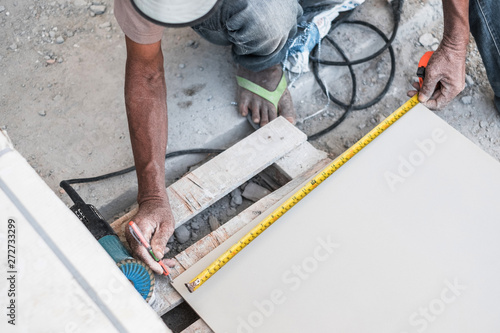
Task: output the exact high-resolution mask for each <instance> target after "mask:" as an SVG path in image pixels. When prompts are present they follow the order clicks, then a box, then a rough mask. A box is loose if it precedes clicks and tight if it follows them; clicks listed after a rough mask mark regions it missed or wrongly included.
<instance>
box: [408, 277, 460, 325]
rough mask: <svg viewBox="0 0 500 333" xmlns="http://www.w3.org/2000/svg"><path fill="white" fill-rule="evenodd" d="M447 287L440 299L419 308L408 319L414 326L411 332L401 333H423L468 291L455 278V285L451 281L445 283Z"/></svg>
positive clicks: (437, 298)
mask: <svg viewBox="0 0 500 333" xmlns="http://www.w3.org/2000/svg"><path fill="white" fill-rule="evenodd" d="M444 285H445V287H444V288H443V289H442V290H441V293H440V294H439V297H436V298H434V299H432V300H430V301H429V303H427V304H426V305H425V306H422V307H419V308H418V310H417V311H415V312H413V313H412V314H411V315H410V317H409V318H408V323H409V324H410V326H412V329H411V330H409V331H403V332H401V333H410V332H418V333H423V332H425V330H427V328H428V327H429V324H431V323H433V322H435V321H436V320H437V318H438V317H439V316H440V315H442V314H443V313H444V312H445V310H446V309H447V308H448V307H449V306H450V305H451V304H452V303H454V302H456V301H457V299H458V297H459V296H460V295H462V292H463V291H464V290H465V289H467V288H466V286H465V285H463V284H460V283H459V282H458V279H457V278H455V279H454V280H453V283H452V282H450V281H449V280H445V281H444Z"/></svg>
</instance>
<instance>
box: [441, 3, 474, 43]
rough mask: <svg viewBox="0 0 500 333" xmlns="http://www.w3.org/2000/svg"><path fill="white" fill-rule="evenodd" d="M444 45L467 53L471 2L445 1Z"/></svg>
mask: <svg viewBox="0 0 500 333" xmlns="http://www.w3.org/2000/svg"><path fill="white" fill-rule="evenodd" d="M443 15H444V33H443V43H444V45H445V46H446V47H448V48H451V49H454V50H456V51H465V50H466V48H467V44H468V43H469V0H443Z"/></svg>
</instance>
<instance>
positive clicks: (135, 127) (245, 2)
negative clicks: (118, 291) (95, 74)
mask: <svg viewBox="0 0 500 333" xmlns="http://www.w3.org/2000/svg"><path fill="white" fill-rule="evenodd" d="M393 1H397V0H393ZM469 1H470V2H469ZM339 2H342V0H168V1H166V0H165V1H155V0H115V8H114V11H115V16H116V19H117V21H118V23H119V25H120V27H121V28H122V30H123V31H124V33H125V35H126V37H125V40H126V46H127V62H126V72H125V104H126V109H127V118H128V123H129V130H130V138H131V142H132V150H133V153H134V161H135V166H136V169H137V178H138V184H139V191H138V197H137V201H138V203H139V211H138V213H137V215H136V216H135V218H134V221H135V223H136V224H137V225H138V226H139V227H140V228H141V230H142V231H143V233H144V235H145V237H146V238H147V239H150V240H151V241H150V242H151V245H152V247H153V251H154V252H155V254H156V255H157V256H159V257H163V256H164V254H165V251H166V245H167V242H168V240H169V238H170V237H171V236H172V234H173V232H174V219H173V216H172V211H171V208H170V204H169V200H168V197H167V193H166V189H165V163H164V155H165V151H166V144H167V102H166V101H167V95H166V84H165V75H164V66H163V62H164V59H163V54H162V49H161V38H162V34H163V29H164V28H163V26H162V25H163V24H166V25H176V24H182V25H190V26H191V27H192V28H193V30H194V31H196V32H197V33H198V34H199V35H201V36H202V37H203V38H205V39H206V40H208V41H210V42H212V43H215V44H219V45H230V46H231V47H232V56H233V59H234V61H235V62H236V64H237V65H238V70H237V74H236V75H237V83H238V86H239V88H238V111H239V113H240V114H241V115H242V116H247V114H250V115H251V119H252V120H253V121H254V122H255V123H258V124H260V125H261V126H263V125H265V124H267V123H268V122H269V121H271V120H273V119H275V118H276V117H277V116H278V114H279V115H281V116H283V117H284V118H286V119H287V120H288V121H290V122H291V123H294V122H295V111H294V107H293V103H292V99H291V96H290V93H289V91H288V89H287V87H286V80H285V79H284V75H283V70H282V65H281V62H282V61H283V60H284V58H285V55H286V51H287V50H286V48H284V45H285V43H286V41H287V40H288V39H289V38H292V37H293V36H294V35H295V33H296V31H297V20H298V19H299V18H300V16H301V15H302V14H303V11H304V9H311V8H313V7H315V6H316V8H321V6H323V7H324V6H325V5H332V4H335V3H339ZM499 3H500V2H499V1H497V0H443V9H444V34H443V40H442V42H441V44H440V46H439V48H438V49H437V50H436V52H435V54H434V56H433V57H432V58H431V60H430V62H429V64H428V67H427V72H426V78H425V80H424V84H423V87H422V89H421V90H420V94H419V100H420V101H421V102H422V103H423V104H424V105H426V106H427V107H429V108H431V109H439V108H443V107H444V106H445V105H446V104H447V103H448V102H450V101H451V100H452V99H453V98H454V97H455V96H456V95H457V94H458V93H459V92H460V91H461V90H462V89H463V88H464V86H465V56H466V48H467V44H468V41H469V21H470V31H472V33H473V34H474V36H475V39H476V42H477V45H478V48H479V51H480V53H481V56H482V57H483V60H484V63H485V67H486V69H487V73H488V78H489V80H490V82H491V85H492V86H493V89H494V92H495V102H496V105H497V108H498V109H499V110H500V97H499V96H500V77H499V76H500V54H499V47H500V24H499V20H497V19H496V18H495V17H494V16H495V13H499V12H500V4H499ZM172 8H174V9H176V10H177V12H176V11H175V10H173V9H172ZM469 15H470V19H469ZM167 61H168V59H167ZM261 88H263V89H261ZM415 88H416V89H417V90H418V89H419V87H418V85H416V86H415ZM417 90H413V91H409V92H408V95H409V96H413V95H414V94H416V93H417ZM126 236H127V240H128V242H129V244H130V245H131V247H132V250H133V252H134V254H135V255H136V256H137V257H138V258H140V259H141V260H143V261H144V262H146V263H147V264H148V265H149V266H150V267H151V269H152V270H153V271H154V272H155V273H159V274H161V273H162V268H161V266H160V265H159V264H158V263H156V262H154V261H153V260H152V259H151V257H150V256H149V255H148V253H147V251H146V250H145V249H144V248H143V247H141V246H139V244H137V242H135V241H134V239H133V237H132V236H131V235H130V234H128V233H127V234H126ZM164 263H165V264H167V265H169V266H172V265H174V261H173V260H171V259H164Z"/></svg>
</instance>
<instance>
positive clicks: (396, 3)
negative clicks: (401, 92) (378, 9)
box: [308, 0, 403, 141]
mask: <svg viewBox="0 0 500 333" xmlns="http://www.w3.org/2000/svg"><path fill="white" fill-rule="evenodd" d="M402 5H403V0H393V1H392V2H391V8H392V12H393V20H394V27H393V31H392V35H391V37H390V38H388V37H387V36H386V35H385V34H384V33H383V32H382V31H381V30H380V29H378V28H377V27H375V26H374V25H373V24H370V23H368V22H364V21H358V20H355V21H347V20H346V19H347V18H348V17H349V16H350V15H347V16H345V17H344V18H343V19H342V20H339V21H338V22H337V23H336V24H335V25H332V29H331V30H330V31H332V30H333V29H335V28H336V27H338V26H339V25H341V24H344V23H346V24H357V25H362V26H366V27H368V28H370V29H371V30H373V31H375V32H376V33H377V34H378V35H379V36H380V37H381V38H382V39H383V40H384V42H385V45H384V46H383V47H382V48H380V49H379V50H378V51H377V52H375V53H373V54H372V55H370V56H367V57H365V58H362V59H358V60H354V61H350V60H349V59H347V57H346V56H345V54H344V52H343V51H342V49H341V48H340V47H339V46H338V44H337V43H335V41H334V40H333V38H332V37H330V36H329V35H327V36H325V38H324V39H323V40H327V41H328V42H330V44H332V46H333V47H334V48H335V49H336V50H337V52H338V53H339V54H340V55H341V57H342V58H343V60H344V61H327V60H322V59H318V58H316V56H315V55H316V54H317V53H318V50H319V48H320V47H321V45H318V46H316V47H315V48H314V49H313V52H312V53H311V56H310V57H309V58H310V60H311V62H312V67H313V75H314V77H315V79H316V82H317V83H318V85H319V86H320V88H321V90H322V91H323V93H324V94H325V95H327V98H329V99H330V100H331V101H332V102H334V103H335V104H337V105H339V106H340V107H341V108H344V109H345V111H344V113H343V114H342V115H341V116H340V118H339V119H337V120H336V121H335V122H334V123H333V124H332V125H330V126H328V127H327V128H325V129H323V130H321V131H319V132H317V133H315V134H313V135H310V136H308V140H309V141H313V140H316V139H318V138H319V137H321V136H323V135H325V134H326V133H328V132H330V131H332V130H333V129H334V128H336V127H337V126H339V125H340V124H341V123H342V122H343V121H344V120H345V119H346V117H347V116H348V115H349V114H350V112H351V111H353V110H362V109H366V108H368V107H370V106H373V105H374V104H376V103H378V102H379V101H380V100H381V99H382V98H383V97H384V96H385V95H386V94H387V92H388V91H389V88H390V86H391V84H392V82H393V80H394V76H395V73H396V57H395V55H394V49H393V47H392V42H393V41H394V39H395V38H396V34H397V31H398V27H399V22H400V20H401V9H402ZM351 14H352V13H351ZM323 40H322V41H320V43H322V42H323ZM387 49H389V55H390V58H391V72H390V75H389V79H388V81H387V83H386V85H385V87H384V89H383V90H382V92H380V93H379V94H378V95H377V96H376V97H375V98H374V99H372V100H371V101H369V102H367V103H365V104H362V105H354V103H355V100H356V97H357V96H356V77H355V75H354V71H353V70H352V66H353V65H359V64H361V63H364V62H367V61H370V60H373V59H375V58H376V57H378V56H380V55H381V54H382V53H383V52H384V51H385V50H387ZM319 64H321V65H327V66H348V68H349V73H350V75H351V81H352V87H353V89H352V93H351V101H350V102H349V104H345V103H343V102H342V101H340V100H338V99H336V98H335V97H333V96H332V94H330V92H329V91H328V89H327V88H326V85H325V84H324V82H323V80H322V79H321V78H320V76H319V68H318V67H319Z"/></svg>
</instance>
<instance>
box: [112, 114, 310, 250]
mask: <svg viewBox="0 0 500 333" xmlns="http://www.w3.org/2000/svg"><path fill="white" fill-rule="evenodd" d="M306 140H307V137H306V135H305V134H304V133H302V132H301V131H300V130H298V129H297V128H296V127H295V126H293V125H292V124H290V122H288V121H287V120H285V119H284V118H283V117H279V118H277V119H275V120H274V121H272V122H271V123H269V124H268V125H266V126H264V127H262V128H261V129H259V130H258V131H255V132H254V133H252V134H251V135H249V136H248V137H246V138H245V139H243V140H241V141H240V142H238V143H237V144H235V145H234V146H232V147H231V148H229V149H227V150H226V151H225V152H223V153H221V154H220V155H218V156H216V157H215V158H213V159H212V160H210V161H209V162H207V163H205V164H204V165H202V166H200V167H199V168H197V169H196V170H194V171H192V172H190V173H188V174H186V175H185V176H184V177H182V178H181V179H180V180H178V181H177V182H175V183H174V184H172V185H171V186H169V187H168V188H167V193H168V196H169V200H170V205H171V207H172V213H173V215H174V219H175V226H176V228H177V227H179V226H180V225H182V224H183V223H185V222H186V221H188V220H189V219H191V218H192V217H194V216H195V215H197V214H198V213H200V212H201V211H203V210H204V209H205V208H207V207H208V206H210V205H211V204H213V203H214V202H216V201H217V200H219V199H220V198H222V197H223V196H225V195H226V194H228V193H229V192H231V191H232V190H234V189H235V188H236V187H238V186H239V185H240V184H242V183H244V182H245V181H247V180H248V179H250V178H252V177H253V176H254V175H256V174H257V173H259V172H261V171H262V170H264V169H265V168H266V167H268V166H270V165H271V164H273V163H274V162H276V161H277V160H278V159H280V158H281V157H283V156H284V155H285V154H287V153H288V152H290V151H292V150H293V149H295V148H297V147H298V146H300V145H301V144H302V143H303V142H305V141H306ZM136 213H137V208H136V209H133V210H132V211H131V212H129V213H127V214H126V215H124V216H123V217H121V218H119V219H118V220H116V221H115V222H113V223H112V224H111V227H112V228H113V229H114V230H115V232H116V233H117V234H118V236H119V237H120V239H121V240H122V242H124V243H126V242H125V237H124V231H125V226H126V224H127V223H128V221H130V219H131V218H132V217H133V216H134V215H135V214H136Z"/></svg>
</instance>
